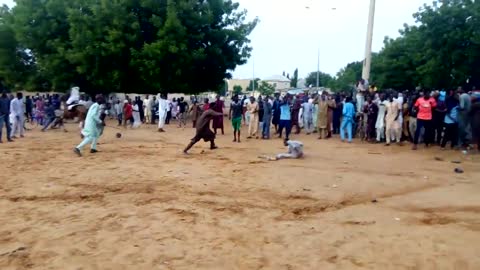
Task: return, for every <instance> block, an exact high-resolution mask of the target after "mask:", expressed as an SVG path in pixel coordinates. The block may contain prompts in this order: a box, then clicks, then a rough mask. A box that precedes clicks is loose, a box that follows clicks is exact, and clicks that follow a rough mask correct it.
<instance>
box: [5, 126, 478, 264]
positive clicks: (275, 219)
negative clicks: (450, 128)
mask: <svg viewBox="0 0 480 270" xmlns="http://www.w3.org/2000/svg"><path fill="white" fill-rule="evenodd" d="M226 123H228V122H226ZM110 124H112V125H113V124H114V123H113V122H111V123H110ZM227 126H228V127H229V124H227ZM68 128H69V129H70V132H69V133H63V132H61V131H59V130H52V131H48V132H47V133H41V132H40V131H39V130H34V131H31V132H29V133H28V134H27V136H26V138H24V139H21V140H20V139H19V140H17V141H16V142H15V143H13V144H6V143H4V144H2V145H0V164H1V165H0V166H1V174H0V269H2V270H10V269H59V270H70V269H73V270H90V269H111V270H121V269H135V270H137V269H274V270H282V269H285V270H291V269H322V270H324V269H382V270H385V269H422V270H423V269H474V270H475V269H480V195H479V194H480V166H479V164H480V155H463V154H462V153H461V152H452V151H446V152H441V151H439V150H438V149H428V150H425V149H423V148H421V149H420V150H419V151H417V152H412V151H411V150H410V147H409V146H404V147H400V146H391V147H385V146H383V145H370V144H364V143H361V142H358V141H357V142H355V143H353V144H342V143H341V142H340V141H339V139H337V138H335V139H333V140H328V141H319V140H316V139H315V137H313V136H306V135H301V136H294V137H293V138H295V139H299V140H301V141H303V142H304V144H305V153H306V157H305V158H304V159H303V160H283V161H277V162H268V161H264V160H261V159H258V156H259V155H262V154H267V155H268V154H276V153H279V152H284V151H285V147H283V145H282V143H281V141H280V140H278V139H274V140H270V141H259V140H250V141H247V140H244V141H243V142H242V143H241V144H238V143H232V137H231V130H230V128H228V129H227V135H225V136H221V135H220V136H219V138H218V145H219V146H220V149H218V150H215V151H210V150H209V149H208V144H206V143H203V142H201V143H198V144H197V145H196V146H194V148H193V149H192V150H191V155H189V156H185V155H183V154H181V150H182V149H183V147H184V146H185V145H186V144H187V143H188V141H189V139H190V138H191V137H193V134H194V130H193V129H191V128H186V129H178V128H177V127H176V126H172V125H171V126H168V127H167V133H164V134H160V133H158V132H156V129H154V127H152V126H143V127H142V128H141V129H138V130H127V131H122V133H123V137H122V138H121V139H117V138H115V133H116V132H117V130H115V129H112V128H107V129H106V131H105V134H104V136H103V137H102V138H101V140H100V142H101V145H99V148H98V149H99V150H100V151H101V152H100V153H97V154H94V155H92V154H89V153H86V152H85V155H84V157H83V158H79V157H77V156H75V155H74V154H73V152H72V148H73V147H74V146H75V145H76V144H78V143H79V142H80V138H79V136H78V133H77V131H76V128H75V125H73V124H70V125H68ZM244 130H246V128H244ZM451 161H460V162H461V164H454V163H452V162H451ZM456 167H461V168H462V169H463V170H464V171H465V173H464V174H456V173H454V169H455V168H456ZM374 199H376V202H375V201H372V200H374Z"/></svg>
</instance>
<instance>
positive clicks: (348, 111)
mask: <svg viewBox="0 0 480 270" xmlns="http://www.w3.org/2000/svg"><path fill="white" fill-rule="evenodd" d="M342 115H343V120H342V127H341V128H340V138H341V139H342V142H344V141H345V129H347V133H348V142H349V143H351V142H352V126H353V121H354V118H355V107H354V106H353V104H352V98H351V97H347V99H346V100H345V105H343V112H342Z"/></svg>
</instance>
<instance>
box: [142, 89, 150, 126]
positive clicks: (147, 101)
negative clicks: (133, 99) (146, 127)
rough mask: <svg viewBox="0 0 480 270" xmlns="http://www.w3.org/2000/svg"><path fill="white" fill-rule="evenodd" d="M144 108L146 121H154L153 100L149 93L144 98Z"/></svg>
mask: <svg viewBox="0 0 480 270" xmlns="http://www.w3.org/2000/svg"><path fill="white" fill-rule="evenodd" d="M143 110H144V111H145V123H152V119H151V115H152V100H151V99H150V96H149V95H147V96H146V97H145V99H144V100H143Z"/></svg>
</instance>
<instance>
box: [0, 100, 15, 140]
mask: <svg viewBox="0 0 480 270" xmlns="http://www.w3.org/2000/svg"><path fill="white" fill-rule="evenodd" d="M3 123H5V128H6V130H7V141H9V142H13V140H12V139H11V138H10V133H11V132H12V130H11V128H12V127H11V126H10V100H9V99H8V96H7V93H6V92H3V93H2V96H1V97H0V143H2V129H3Z"/></svg>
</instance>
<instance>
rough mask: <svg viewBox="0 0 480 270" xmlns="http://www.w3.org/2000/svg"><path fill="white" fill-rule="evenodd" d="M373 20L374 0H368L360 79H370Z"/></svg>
mask: <svg viewBox="0 0 480 270" xmlns="http://www.w3.org/2000/svg"><path fill="white" fill-rule="evenodd" d="M374 21H375V0H370V12H369V15H368V29H367V42H366V44H365V61H363V70H362V79H364V80H369V79H370V67H371V65H372V39H373V24H374Z"/></svg>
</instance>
